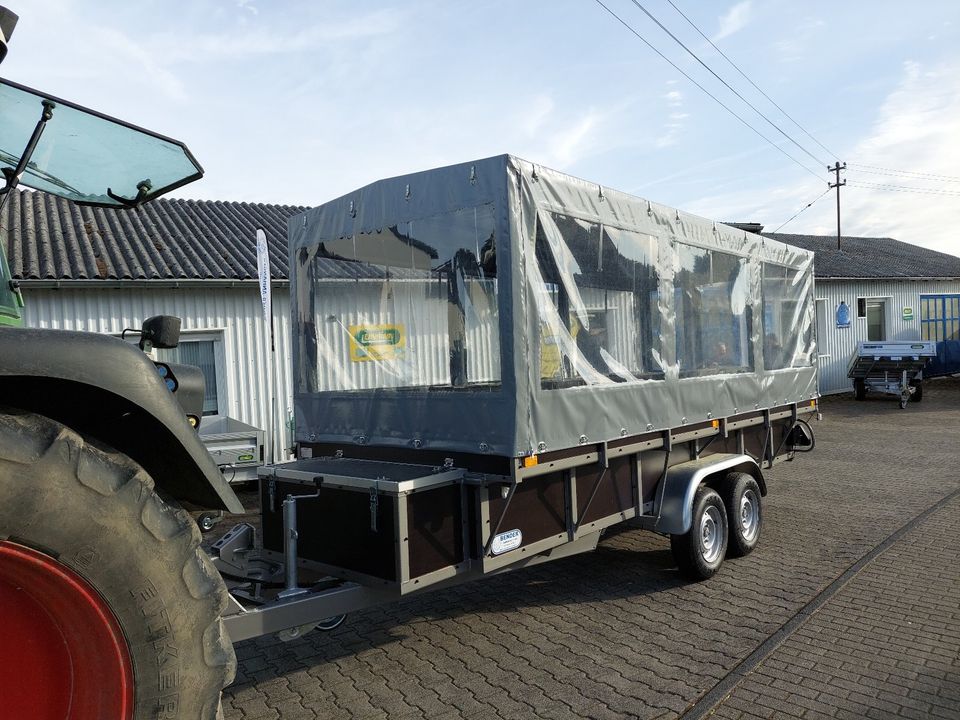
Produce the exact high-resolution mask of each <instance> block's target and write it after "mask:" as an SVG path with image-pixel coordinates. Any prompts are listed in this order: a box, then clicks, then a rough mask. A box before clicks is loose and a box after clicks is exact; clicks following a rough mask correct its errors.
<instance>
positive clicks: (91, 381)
mask: <svg viewBox="0 0 960 720" xmlns="http://www.w3.org/2000/svg"><path fill="white" fill-rule="evenodd" d="M0 405H6V406H10V407H15V408H20V409H24V410H29V411H31V412H37V413H41V414H43V415H46V416H47V417H50V418H53V419H54V420H58V421H59V422H62V423H63V424H65V425H67V426H69V427H71V428H73V429H74V430H77V431H78V432H81V433H83V434H85V435H87V436H90V437H93V438H95V439H97V440H99V441H100V442H103V443H105V444H107V445H109V446H111V447H113V448H115V449H117V450H119V451H121V452H123V453H125V454H126V455H128V456H129V457H131V458H132V459H134V460H135V461H137V462H138V463H139V464H140V465H141V466H143V468H144V469H145V470H146V471H147V472H148V473H150V475H151V477H153V480H154V482H155V483H156V485H157V487H158V488H160V489H161V490H162V491H164V492H166V493H167V494H169V495H171V496H173V497H174V498H176V499H177V500H186V501H188V502H191V503H194V504H196V505H199V506H201V507H204V508H212V509H223V510H228V511H229V512H234V513H237V512H242V511H243V506H242V505H241V504H240V501H239V499H237V496H236V495H235V494H234V492H233V490H232V489H231V487H230V485H229V483H227V481H226V480H225V479H224V477H223V475H222V474H221V473H220V470H219V468H218V467H217V465H216V463H214V461H213V459H212V458H211V457H210V454H209V453H208V452H207V449H206V448H205V447H204V445H203V443H202V442H201V441H200V438H199V437H198V435H197V432H196V431H195V430H194V429H193V428H192V427H190V424H189V423H188V422H187V419H186V417H185V415H184V411H183V408H181V407H180V404H179V403H178V402H177V400H176V398H175V397H174V395H173V394H172V393H171V392H170V391H169V390H168V389H167V387H166V385H165V384H164V382H163V380H161V378H160V375H159V373H158V372H157V368H156V366H155V365H154V364H153V363H152V362H151V361H150V359H149V358H148V357H147V356H146V355H144V353H143V352H141V351H140V350H139V349H138V348H136V347H135V346H133V345H130V344H129V343H126V342H124V341H122V340H120V339H119V338H115V337H111V336H108V335H98V334H95V333H85V332H72V331H67V330H43V329H28V328H14V327H2V326H0Z"/></svg>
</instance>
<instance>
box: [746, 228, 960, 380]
mask: <svg viewBox="0 0 960 720" xmlns="http://www.w3.org/2000/svg"><path fill="white" fill-rule="evenodd" d="M738 227H741V228H742V229H745V230H752V231H754V232H760V231H761V230H762V227H761V226H759V225H748V224H739V225H738ZM762 234H763V235H764V236H765V237H770V238H773V239H775V240H780V241H782V242H785V243H788V244H790V245H796V246H798V247H802V248H805V249H807V250H812V251H813V252H814V253H815V254H816V260H815V263H814V275H815V277H816V302H817V352H818V356H819V363H820V373H819V383H820V392H821V393H822V394H824V395H828V394H831V393H838V392H845V391H851V390H852V388H853V385H852V381H851V380H849V379H848V378H847V362H848V361H849V359H850V356H851V354H852V353H853V350H854V348H855V347H856V345H857V343H858V342H860V341H865V340H935V341H936V342H937V350H938V354H939V356H938V358H937V361H936V362H935V363H932V364H931V366H930V372H931V373H933V374H942V373H946V372H951V371H952V372H957V371H960V258H958V257H954V256H953V255H947V254H946V253H941V252H937V251H935V250H929V249H927V248H922V247H917V246H915V245H910V244H908V243H904V242H899V241H897V240H894V239H893V238H864V237H842V238H841V242H840V247H839V249H838V248H837V237H836V235H833V236H823V235H790V234H784V233H777V234H774V233H762ZM842 306H843V307H845V313H846V315H848V317H849V324H847V323H846V322H842V320H843V319H844V317H843V316H844V314H845V313H844V310H841V307H842ZM928 374H929V373H928Z"/></svg>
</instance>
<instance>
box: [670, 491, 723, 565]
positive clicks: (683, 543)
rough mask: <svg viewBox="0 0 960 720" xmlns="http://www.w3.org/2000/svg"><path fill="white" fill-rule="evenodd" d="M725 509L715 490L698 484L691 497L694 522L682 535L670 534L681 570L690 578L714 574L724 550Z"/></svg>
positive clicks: (671, 543)
mask: <svg viewBox="0 0 960 720" xmlns="http://www.w3.org/2000/svg"><path fill="white" fill-rule="evenodd" d="M727 528H728V523H727V511H726V509H725V508H724V506H723V501H722V500H721V499H720V496H719V495H718V494H717V491H716V490H713V489H712V488H709V487H707V486H706V485H701V486H700V487H699V488H698V489H697V493H696V495H694V497H693V522H692V524H691V526H690V530H689V531H688V532H685V533H684V534H683V535H671V536H670V549H671V550H672V551H673V559H674V560H676V562H677V566H678V567H679V569H680V573H681V574H682V575H683V576H684V577H687V578H690V579H691V580H706V579H707V578H710V577H713V576H714V575H715V574H716V572H717V570H719V569H720V564H721V563H722V562H723V557H724V555H725V554H726V552H727V536H728V531H727Z"/></svg>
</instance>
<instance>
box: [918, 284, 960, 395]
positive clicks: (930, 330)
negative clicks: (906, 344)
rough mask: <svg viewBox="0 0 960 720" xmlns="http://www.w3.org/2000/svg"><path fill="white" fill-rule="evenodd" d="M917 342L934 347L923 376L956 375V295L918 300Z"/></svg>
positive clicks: (959, 363)
mask: <svg viewBox="0 0 960 720" xmlns="http://www.w3.org/2000/svg"><path fill="white" fill-rule="evenodd" d="M920 339H921V340H934V341H936V343H937V358H936V360H933V361H931V363H930V364H929V365H927V368H926V369H925V370H924V371H923V374H924V375H925V376H927V377H933V376H935V375H949V374H950V373H955V372H960V295H921V296H920Z"/></svg>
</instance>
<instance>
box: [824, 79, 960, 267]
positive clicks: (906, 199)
mask: <svg viewBox="0 0 960 720" xmlns="http://www.w3.org/2000/svg"><path fill="white" fill-rule="evenodd" d="M849 157H850V158H851V162H854V161H856V162H858V163H860V164H862V165H871V166H875V167H881V168H891V169H896V170H907V171H912V172H915V173H928V174H934V175H945V176H952V177H958V176H960V64H956V63H954V64H944V65H939V66H937V67H933V68H924V67H923V66H922V65H921V64H919V63H917V62H906V63H904V67H903V78H902V80H901V82H900V85H899V86H898V87H897V88H896V89H895V90H894V91H893V92H892V93H890V95H889V96H888V97H887V98H886V100H885V101H884V103H883V104H882V106H881V107H880V110H879V113H878V117H877V120H876V122H875V123H874V125H873V128H872V129H871V131H870V133H869V134H868V135H867V137H865V138H864V139H863V140H862V141H860V142H859V143H858V144H857V145H856V147H855V148H854V149H853V152H851V153H850V155H849ZM846 177H847V180H848V182H850V183H851V185H850V186H849V187H848V188H847V189H845V190H844V191H843V194H842V197H841V203H842V207H843V208H845V210H844V211H843V217H842V219H843V227H844V229H843V232H844V233H845V234H846V233H847V232H849V233H850V234H859V235H865V236H890V237H895V238H897V239H898V240H903V241H904V242H909V243H912V244H915V245H923V246H926V247H932V248H935V249H937V250H941V251H943V252H949V253H952V254H955V255H960V239H958V233H957V230H956V228H957V224H958V221H960V196H949V195H933V194H930V195H926V194H917V193H908V192H899V191H884V190H880V189H867V188H861V187H853V186H852V183H856V182H864V183H875V184H881V185H897V186H904V187H911V188H918V189H932V190H951V191H955V192H960V183H944V182H942V181H934V180H921V179H919V178H917V179H911V178H910V177H895V176H887V175H877V174H872V173H866V172H864V169H858V168H855V167H853V166H851V167H850V170H849V171H848V172H847V175H846Z"/></svg>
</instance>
